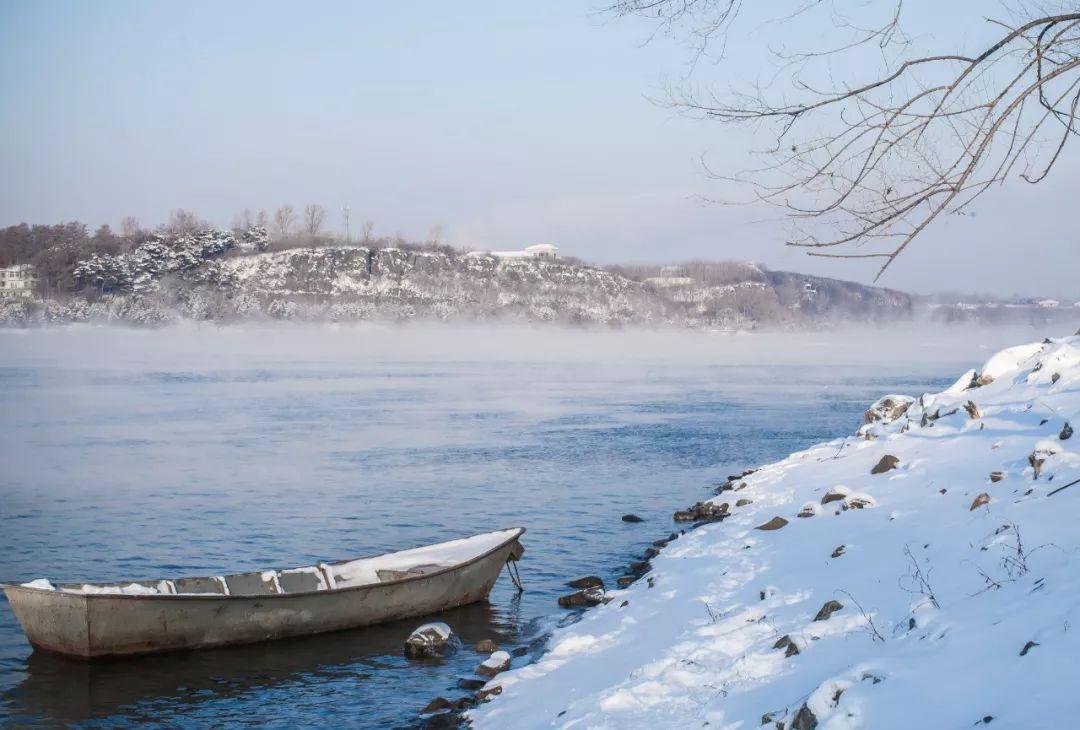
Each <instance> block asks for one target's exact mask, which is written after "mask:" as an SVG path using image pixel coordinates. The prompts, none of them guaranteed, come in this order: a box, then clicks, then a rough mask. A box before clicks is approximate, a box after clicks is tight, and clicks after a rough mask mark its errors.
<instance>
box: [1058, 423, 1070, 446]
mask: <svg viewBox="0 0 1080 730" xmlns="http://www.w3.org/2000/svg"><path fill="white" fill-rule="evenodd" d="M1072 435H1073V427H1072V426H1070V425H1069V422H1068V421H1065V425H1064V426H1062V427H1061V433H1059V434H1058V438H1059V439H1061V440H1062V441H1067V440H1068V439H1071V438H1072Z"/></svg>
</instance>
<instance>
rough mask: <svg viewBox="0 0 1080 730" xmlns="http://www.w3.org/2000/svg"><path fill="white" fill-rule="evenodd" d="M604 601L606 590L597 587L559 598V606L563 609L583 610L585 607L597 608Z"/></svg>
mask: <svg viewBox="0 0 1080 730" xmlns="http://www.w3.org/2000/svg"><path fill="white" fill-rule="evenodd" d="M603 600H604V589H603V588H602V587H599V586H597V587H593V588H586V589H585V590H583V591H577V592H575V593H568V594H567V595H565V596H559V605H560V606H562V607H563V608H581V607H584V606H596V605H598V604H599V603H600V602H601V601H603Z"/></svg>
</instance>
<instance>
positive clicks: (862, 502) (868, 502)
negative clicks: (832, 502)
mask: <svg viewBox="0 0 1080 730" xmlns="http://www.w3.org/2000/svg"><path fill="white" fill-rule="evenodd" d="M840 506H841V508H843V509H845V510H849V509H865V508H867V507H877V502H876V501H874V498H873V497H871V496H870V495H869V494H850V495H848V496H847V497H845V498H844V501H843V502H841V503H840Z"/></svg>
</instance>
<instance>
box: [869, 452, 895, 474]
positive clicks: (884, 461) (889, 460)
mask: <svg viewBox="0 0 1080 730" xmlns="http://www.w3.org/2000/svg"><path fill="white" fill-rule="evenodd" d="M899 463H900V460H899V459H898V458H896V457H895V456H893V455H892V454H885V456H883V457H881V461H879V462H878V463H877V464H875V465H874V468H873V469H871V470H870V473H871V474H884V473H885V472H887V471H889V470H890V469H895V468H896V465H897V464H899Z"/></svg>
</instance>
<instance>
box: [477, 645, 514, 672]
mask: <svg viewBox="0 0 1080 730" xmlns="http://www.w3.org/2000/svg"><path fill="white" fill-rule="evenodd" d="M509 668H510V655H509V654H507V653H506V652H505V651H497V652H495V653H493V654H492V655H491V656H489V657H488V658H487V659H485V660H484V662H483V663H482V664H481V665H480V666H479V667H477V668H476V673H477V674H479V675H480V676H481V677H494V676H495V675H496V674H498V673H499V672H505V671H506V670H507V669H509Z"/></svg>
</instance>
